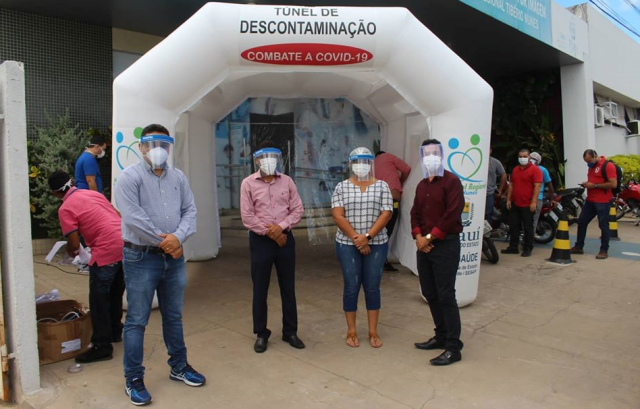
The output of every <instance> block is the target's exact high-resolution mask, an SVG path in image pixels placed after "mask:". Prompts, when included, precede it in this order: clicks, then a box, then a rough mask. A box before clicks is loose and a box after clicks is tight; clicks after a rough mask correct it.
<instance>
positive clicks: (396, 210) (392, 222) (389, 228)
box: [386, 200, 400, 238]
mask: <svg viewBox="0 0 640 409" xmlns="http://www.w3.org/2000/svg"><path fill="white" fill-rule="evenodd" d="M399 214H400V201H399V200H394V201H393V213H391V219H390V220H389V223H387V225H386V228H387V236H389V238H391V234H392V233H393V228H394V227H395V226H396V222H397V221H398V215H399Z"/></svg>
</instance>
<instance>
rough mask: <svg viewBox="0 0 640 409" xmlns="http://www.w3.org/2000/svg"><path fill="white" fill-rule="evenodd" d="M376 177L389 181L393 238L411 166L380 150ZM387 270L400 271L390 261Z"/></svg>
mask: <svg viewBox="0 0 640 409" xmlns="http://www.w3.org/2000/svg"><path fill="white" fill-rule="evenodd" d="M374 168H375V178H376V179H379V180H382V181H384V182H387V184H388V185H389V189H391V197H392V198H393V214H392V215H391V220H389V223H387V234H388V235H389V238H391V233H393V228H394V227H395V225H396V221H397V220H398V216H399V214H400V199H402V185H403V184H404V182H405V180H407V178H408V177H409V173H410V172H411V166H409V165H408V164H407V163H405V162H404V161H403V160H402V159H400V158H398V157H397V156H395V155H392V154H390V153H386V152H384V151H379V152H378V153H376V159H375V161H374ZM384 270H385V271H398V269H397V268H395V267H394V266H393V265H391V263H389V261H385V262H384Z"/></svg>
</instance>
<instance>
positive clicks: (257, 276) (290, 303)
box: [249, 232, 298, 339]
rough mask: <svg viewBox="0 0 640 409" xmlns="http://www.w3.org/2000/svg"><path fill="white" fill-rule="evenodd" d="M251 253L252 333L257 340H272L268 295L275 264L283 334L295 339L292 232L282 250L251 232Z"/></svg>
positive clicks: (294, 247)
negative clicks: (268, 313) (268, 322)
mask: <svg viewBox="0 0 640 409" xmlns="http://www.w3.org/2000/svg"><path fill="white" fill-rule="evenodd" d="M249 250H250V253H251V279H252V280H253V333H254V334H256V335H258V338H266V339H269V336H270V335H271V331H269V329H268V328H267V295H268V294H269V282H270V281H271V268H272V267H273V265H274V264H275V266H276V272H277V274H278V285H279V286H280V298H281V299H282V333H283V334H284V335H295V334H296V333H297V332H298V309H297V306H296V286H295V284H296V282H295V272H296V242H295V239H294V238H293V234H292V233H291V232H288V233H287V244H286V245H285V246H284V247H279V246H278V244H276V242H275V241H273V240H271V239H270V238H269V237H267V236H260V235H258V234H255V233H254V232H249Z"/></svg>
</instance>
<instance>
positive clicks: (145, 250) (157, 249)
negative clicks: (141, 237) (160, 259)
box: [124, 241, 164, 254]
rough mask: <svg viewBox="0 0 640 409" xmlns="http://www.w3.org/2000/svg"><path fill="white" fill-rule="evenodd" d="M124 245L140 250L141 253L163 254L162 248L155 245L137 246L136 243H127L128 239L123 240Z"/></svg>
mask: <svg viewBox="0 0 640 409" xmlns="http://www.w3.org/2000/svg"><path fill="white" fill-rule="evenodd" d="M124 246H125V247H126V248H128V249H131V250H136V251H141V252H143V253H149V254H164V250H162V249H161V248H160V247H155V246H139V245H137V244H133V243H129V242H128V241H125V242H124Z"/></svg>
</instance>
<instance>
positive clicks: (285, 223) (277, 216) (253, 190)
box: [240, 171, 304, 236]
mask: <svg viewBox="0 0 640 409" xmlns="http://www.w3.org/2000/svg"><path fill="white" fill-rule="evenodd" d="M303 212H304V208H303V207H302V200H300V195H298V189H296V185H295V183H293V180H291V178H290V177H289V176H287V175H283V174H281V173H276V177H275V178H274V179H273V180H272V181H271V183H267V182H266V181H265V180H264V179H262V176H260V171H258V172H256V173H254V174H252V175H249V176H247V177H246V178H245V179H244V180H243V181H242V185H241V186H240V216H241V217H242V224H244V227H246V228H247V229H249V230H251V231H252V232H254V233H256V234H259V235H261V236H264V235H265V234H266V233H267V230H268V229H269V226H271V225H273V224H277V225H279V226H280V227H282V230H288V229H291V228H292V227H293V226H295V225H296V224H298V223H299V222H300V219H302V213H303Z"/></svg>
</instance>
